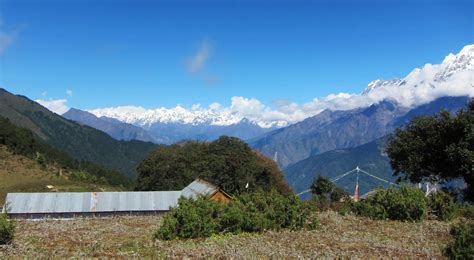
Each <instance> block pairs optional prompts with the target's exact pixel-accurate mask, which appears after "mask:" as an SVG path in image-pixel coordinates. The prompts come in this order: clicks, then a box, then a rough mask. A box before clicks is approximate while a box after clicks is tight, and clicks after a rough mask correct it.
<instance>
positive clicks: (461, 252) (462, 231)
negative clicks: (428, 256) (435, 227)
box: [443, 221, 474, 259]
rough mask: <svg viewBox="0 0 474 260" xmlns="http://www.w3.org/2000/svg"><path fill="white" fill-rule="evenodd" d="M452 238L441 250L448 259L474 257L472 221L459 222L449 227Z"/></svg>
mask: <svg viewBox="0 0 474 260" xmlns="http://www.w3.org/2000/svg"><path fill="white" fill-rule="evenodd" d="M451 235H452V236H453V238H454V241H452V242H451V243H450V244H448V246H447V247H446V248H445V249H444V250H443V254H444V255H445V256H447V257H449V258H450V259H474V221H469V222H464V223H459V224H458V225H456V226H454V227H452V228H451Z"/></svg>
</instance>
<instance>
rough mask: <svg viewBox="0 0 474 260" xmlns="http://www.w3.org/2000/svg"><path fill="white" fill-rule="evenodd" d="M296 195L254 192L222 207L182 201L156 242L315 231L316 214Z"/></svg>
mask: <svg viewBox="0 0 474 260" xmlns="http://www.w3.org/2000/svg"><path fill="white" fill-rule="evenodd" d="M312 212H313V211H312V209H311V208H310V207H309V206H308V204H306V203H304V202H302V201H301V200H300V199H299V198H298V197H296V196H294V195H282V194H280V193H279V192H276V191H271V192H262V191H260V192H255V193H249V194H244V195H241V196H239V197H236V198H234V200H233V201H231V202H229V203H227V204H223V203H220V202H215V201H211V200H209V199H207V198H205V197H200V198H197V199H192V198H180V200H179V203H178V207H177V208H173V209H172V210H171V211H170V212H168V213H167V214H166V215H165V216H164V218H163V222H162V225H161V226H160V228H159V229H158V230H157V231H156V232H155V234H154V237H155V238H156V239H162V240H171V239H174V238H197V237H209V236H211V235H213V234H221V233H235V234H238V233H241V232H261V231H265V230H280V229H291V230H298V229H303V228H308V229H311V228H315V225H316V224H317V221H316V219H315V214H312Z"/></svg>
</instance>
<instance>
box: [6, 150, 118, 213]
mask: <svg viewBox="0 0 474 260" xmlns="http://www.w3.org/2000/svg"><path fill="white" fill-rule="evenodd" d="M82 176H85V175H84V173H81V172H80V171H78V170H71V169H64V168H61V167H58V166H57V165H54V164H42V163H40V162H38V161H37V160H34V159H31V158H28V157H26V156H24V155H18V154H14V153H12V152H11V151H10V150H9V149H8V148H7V147H6V146H5V145H0V180H1V181H0V207H1V206H3V203H4V202H5V196H6V195H7V193H8V192H45V191H120V190H123V189H124V187H121V186H115V185H110V184H107V183H98V182H97V181H96V180H93V179H89V180H87V179H85V178H82ZM81 178H82V179H81ZM48 185H52V186H53V187H51V189H49V188H48V187H47V186H48Z"/></svg>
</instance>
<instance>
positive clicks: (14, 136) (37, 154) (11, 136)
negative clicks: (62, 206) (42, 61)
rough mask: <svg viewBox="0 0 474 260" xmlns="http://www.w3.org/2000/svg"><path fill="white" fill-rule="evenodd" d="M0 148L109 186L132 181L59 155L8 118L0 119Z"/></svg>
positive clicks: (94, 165)
mask: <svg viewBox="0 0 474 260" xmlns="http://www.w3.org/2000/svg"><path fill="white" fill-rule="evenodd" d="M0 145H3V146H5V147H6V148H7V149H8V151H9V152H11V153H12V154H14V155H22V156H25V157H27V158H29V159H32V160H35V161H36V162H38V163H39V165H42V166H43V167H44V168H46V167H47V166H55V167H57V168H61V169H64V170H75V171H80V172H82V173H83V175H84V179H88V180H89V181H91V182H92V181H94V182H97V183H103V184H109V185H122V186H125V187H129V186H130V185H131V183H132V182H131V180H130V179H129V178H127V177H124V176H123V175H121V174H119V173H118V172H117V171H113V170H110V169H107V168H104V167H103V166H99V165H97V164H95V163H92V162H88V161H79V160H74V159H73V158H72V157H71V156H69V155H68V154H67V153H65V152H62V151H60V150H58V149H56V148H53V147H51V146H50V145H49V144H47V143H45V142H44V141H42V140H40V139H38V138H37V137H35V136H34V134H33V133H32V132H31V131H30V130H28V129H25V128H21V127H17V126H15V125H13V124H12V123H11V122H10V121H9V120H8V119H6V118H4V117H0Z"/></svg>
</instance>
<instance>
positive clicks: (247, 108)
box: [89, 45, 474, 128]
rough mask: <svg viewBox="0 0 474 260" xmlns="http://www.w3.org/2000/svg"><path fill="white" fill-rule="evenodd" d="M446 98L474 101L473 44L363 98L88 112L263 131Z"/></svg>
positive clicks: (239, 100) (373, 87) (143, 122)
mask: <svg viewBox="0 0 474 260" xmlns="http://www.w3.org/2000/svg"><path fill="white" fill-rule="evenodd" d="M444 96H470V97H474V45H467V46H465V47H464V48H463V49H462V50H461V51H460V52H459V53H457V54H449V55H448V56H446V58H445V59H444V60H443V62H442V63H441V64H434V65H433V64H426V65H425V66H423V67H422V68H416V69H414V70H413V71H412V72H411V73H409V74H408V75H407V76H406V77H404V78H400V79H391V80H381V79H378V80H374V81H372V82H370V83H369V84H368V86H367V88H366V89H365V90H364V91H363V92H362V93H361V94H350V93H338V94H331V95H329V96H327V97H323V98H315V99H314V100H312V101H310V102H307V103H304V104H296V103H292V102H287V103H285V104H284V105H280V106H277V107H269V106H265V105H264V104H262V103H261V102H260V101H259V100H256V99H248V98H244V97H233V98H232V104H231V105H230V106H229V107H223V106H221V105H220V104H217V103H215V104H212V105H210V106H209V107H208V108H203V107H200V106H193V108H185V107H183V106H180V105H178V106H176V107H174V108H163V107H162V108H157V109H145V108H143V107H136V106H119V107H111V108H99V109H93V110H89V112H91V113H92V114H94V115H96V116H97V117H103V116H105V117H109V118H115V119H117V120H120V121H122V122H125V123H129V124H134V125H137V126H141V127H144V128H150V127H152V126H153V125H154V124H184V125H193V126H197V125H212V126H230V125H234V124H238V123H239V122H240V121H241V120H242V119H243V118H248V119H249V120H250V122H252V123H253V124H255V125H258V126H259V127H261V128H272V127H278V128H279V127H285V126H287V125H289V124H293V123H296V122H300V121H302V120H304V119H305V118H308V117H312V116H315V115H317V114H319V113H320V112H322V111H324V110H326V109H330V110H334V111H335V110H351V109H355V108H363V107H368V106H370V105H372V104H377V103H378V102H381V101H383V100H386V99H389V100H392V101H396V102H397V103H399V104H400V105H402V106H405V107H408V108H413V107H416V106H419V105H423V104H427V103H429V102H431V101H433V100H435V99H437V98H440V97H444Z"/></svg>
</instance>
